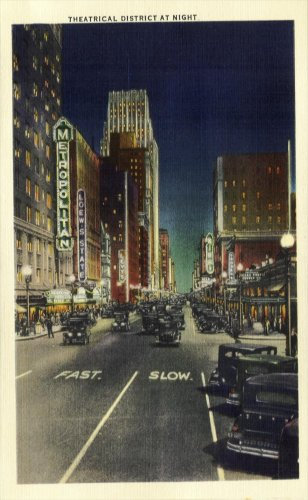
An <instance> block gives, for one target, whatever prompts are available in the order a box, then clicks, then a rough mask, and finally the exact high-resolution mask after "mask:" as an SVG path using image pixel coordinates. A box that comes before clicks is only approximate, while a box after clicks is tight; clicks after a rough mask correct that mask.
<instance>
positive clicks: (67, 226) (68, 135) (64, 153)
mask: <svg viewBox="0 0 308 500" xmlns="http://www.w3.org/2000/svg"><path fill="white" fill-rule="evenodd" d="M72 139H73V127H72V125H71V124H70V123H69V122H68V121H67V120H66V119H65V118H63V117H62V118H59V120H58V121H57V123H56V124H55V125H54V128H53V140H54V141H55V142H56V146H57V236H56V247H57V250H59V251H60V252H66V251H69V250H72V248H73V238H72V228H71V200H70V162H69V159H70V153H69V143H70V141H71V140H72Z"/></svg>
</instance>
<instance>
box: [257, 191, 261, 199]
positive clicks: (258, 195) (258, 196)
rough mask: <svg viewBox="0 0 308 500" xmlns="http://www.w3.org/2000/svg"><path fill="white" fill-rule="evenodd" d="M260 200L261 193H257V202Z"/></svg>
mask: <svg viewBox="0 0 308 500" xmlns="http://www.w3.org/2000/svg"><path fill="white" fill-rule="evenodd" d="M259 199H260V191H257V200H259Z"/></svg>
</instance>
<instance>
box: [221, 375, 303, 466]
mask: <svg viewBox="0 0 308 500" xmlns="http://www.w3.org/2000/svg"><path fill="white" fill-rule="evenodd" d="M292 418H298V377H297V374H295V373H271V374H267V375H256V376H255V377H250V378H249V379H247V380H246V381H245V383H244V391H243V405H242V411H241V414H240V415H239V416H238V417H237V418H236V420H235V421H234V424H233V426H232V429H231V432H229V434H228V441H227V450H229V451H231V452H234V453H238V454H242V455H254V456H259V457H266V458H272V459H275V460H278V458H279V442H280V436H281V432H282V429H283V428H284V426H285V424H286V423H287V422H288V421H289V420H290V419H292Z"/></svg>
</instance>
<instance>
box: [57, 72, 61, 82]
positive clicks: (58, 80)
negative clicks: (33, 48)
mask: <svg viewBox="0 0 308 500" xmlns="http://www.w3.org/2000/svg"><path fill="white" fill-rule="evenodd" d="M60 80H61V78H60V73H58V72H57V82H58V83H60Z"/></svg>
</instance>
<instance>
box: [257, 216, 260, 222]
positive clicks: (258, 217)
mask: <svg viewBox="0 0 308 500" xmlns="http://www.w3.org/2000/svg"><path fill="white" fill-rule="evenodd" d="M256 224H260V216H259V215H257V217H256Z"/></svg>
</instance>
